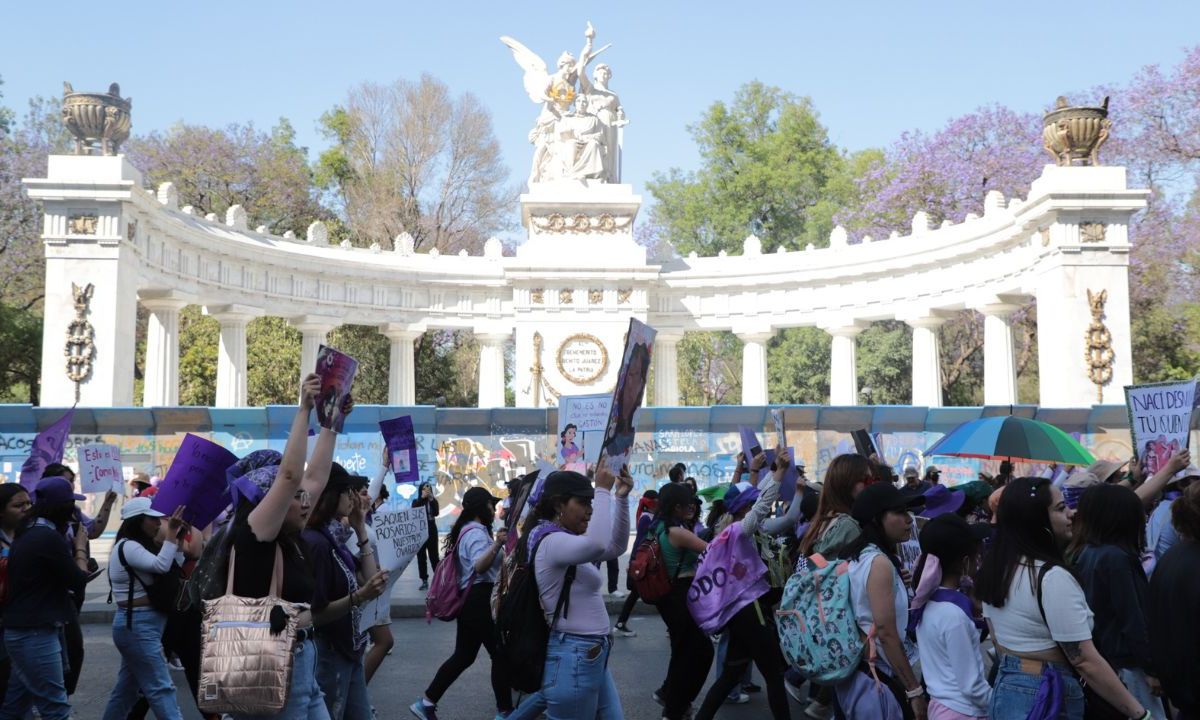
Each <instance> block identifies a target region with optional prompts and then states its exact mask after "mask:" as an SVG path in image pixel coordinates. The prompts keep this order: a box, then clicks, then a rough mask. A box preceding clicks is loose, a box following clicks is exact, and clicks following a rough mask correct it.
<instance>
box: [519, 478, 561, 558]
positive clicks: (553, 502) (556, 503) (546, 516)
mask: <svg viewBox="0 0 1200 720" xmlns="http://www.w3.org/2000/svg"><path fill="white" fill-rule="evenodd" d="M570 499H571V496H570V495H546V494H544V493H543V494H542V497H541V498H539V499H538V501H537V504H536V505H534V506H533V508H532V509H531V510H530V511H529V514H528V515H526V516H525V522H524V523H523V524H522V525H521V539H520V540H519V541H517V547H516V549H515V552H516V556H517V561H518V562H519V563H521V564H525V563H527V562H529V534H530V533H531V532H533V529H534V528H535V527H537V524H538V523H539V522H541V521H543V520H553V519H554V518H555V516H557V515H558V512H559V510H560V509H561V508H562V506H563V505H565V504H566V503H567V502H568V501H569V500H570Z"/></svg>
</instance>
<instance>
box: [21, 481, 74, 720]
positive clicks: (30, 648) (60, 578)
mask: <svg viewBox="0 0 1200 720" xmlns="http://www.w3.org/2000/svg"><path fill="white" fill-rule="evenodd" d="M82 499H84V498H83V496H82V495H78V494H76V493H75V491H74V490H73V489H72V487H71V483H70V482H69V481H67V480H66V479H65V478H61V477H54V478H42V480H40V481H39V482H38V484H37V487H36V488H35V489H34V491H33V503H34V505H33V517H34V520H33V525H32V526H30V527H29V528H28V529H26V530H25V531H24V532H23V533H21V534H20V535H18V536H17V538H16V540H14V541H13V544H12V549H11V550H10V552H9V557H8V588H9V590H8V604H7V605H6V606H5V608H4V646H5V648H6V649H7V650H8V654H9V657H10V658H11V660H12V674H11V675H10V676H9V679H8V691H7V693H6V694H5V697H4V707H3V709H2V710H0V716H3V717H6V718H23V717H25V716H26V715H27V714H28V713H29V710H30V708H31V707H36V708H37V711H38V714H39V715H40V716H41V717H42V718H45V719H46V720H65V719H66V718H68V717H70V715H71V706H70V705H69V704H68V703H67V686H66V681H65V678H64V668H63V645H64V639H63V631H62V628H63V626H64V625H65V624H66V623H67V622H69V621H70V620H71V619H72V618H74V617H75V606H74V605H73V602H72V599H71V594H72V593H79V594H82V593H83V588H84V585H85V584H86V582H87V562H88V554H87V533H86V532H83V530H82V528H81V527H79V526H77V527H76V528H75V534H74V541H73V542H74V545H73V546H72V545H71V544H69V543H68V542H67V540H66V538H65V537H64V536H65V535H66V530H67V524H68V523H70V522H71V520H72V518H74V517H75V501H76V500H82ZM72 558H73V559H72Z"/></svg>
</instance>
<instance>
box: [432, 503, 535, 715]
mask: <svg viewBox="0 0 1200 720" xmlns="http://www.w3.org/2000/svg"><path fill="white" fill-rule="evenodd" d="M499 502H500V498H498V497H493V496H492V494H491V493H489V492H488V491H487V490H486V489H485V488H482V487H473V488H471V489H470V490H467V492H465V493H464V494H463V499H462V512H461V513H459V515H458V520H456V521H454V526H453V527H452V528H450V534H449V535H448V536H447V537H446V545H445V548H444V549H445V552H446V555H447V556H449V555H454V556H455V557H457V559H458V584H459V587H461V588H464V589H466V590H467V599H466V601H464V603H463V606H462V610H460V611H459V613H458V617H457V618H456V619H455V625H456V630H455V636H454V654H453V655H451V656H450V657H449V658H448V659H447V660H446V662H444V663H442V666H441V667H439V668H438V671H437V673H436V674H435V675H434V676H433V682H431V683H429V687H427V688H426V689H425V694H424V695H423V696H422V697H421V698H420V699H418V700H417V701H416V702H414V703H413V704H412V705H411V706H409V712H411V713H412V714H413V715H415V716H416V717H418V718H421V719H422V720H436V719H437V703H438V701H439V700H441V699H442V696H443V695H445V694H446V691H447V690H448V689H450V686H451V685H453V684H454V681H455V680H457V679H458V677H459V676H460V675H462V674H463V673H464V672H466V670H467V668H469V667H471V666H472V665H474V664H475V658H476V657H477V656H478V655H479V648H480V646H482V647H483V648H484V649H485V650H487V654H488V657H489V658H491V660H492V693H493V694H494V695H495V696H496V710H497V711H498V712H499V714H500V715H501V716H506V715H508V713H510V712H512V709H513V704H512V692H511V690H510V689H509V687H508V683H507V682H506V680H505V675H504V667H503V666H502V665H501V664H500V663H498V662H496V625H495V623H494V622H493V620H492V610H491V597H492V587H493V586H494V585H495V584H496V577H497V575H498V574H499V573H500V565H501V564H503V562H504V550H503V548H504V543H505V542H506V541H507V540H508V532H507V531H506V530H504V529H503V528H501V529H500V530H497V531H496V532H495V533H494V534H493V532H492V523H493V522H495V520H496V504H497V503H499Z"/></svg>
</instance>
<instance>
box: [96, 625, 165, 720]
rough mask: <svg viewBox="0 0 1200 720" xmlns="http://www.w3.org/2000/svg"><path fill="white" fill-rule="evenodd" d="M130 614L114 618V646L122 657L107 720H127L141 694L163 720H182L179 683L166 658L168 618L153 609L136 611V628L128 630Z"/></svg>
mask: <svg viewBox="0 0 1200 720" xmlns="http://www.w3.org/2000/svg"><path fill="white" fill-rule="evenodd" d="M127 612H128V611H127V610H122V609H121V608H117V612H116V614H115V615H113V629H112V637H113V645H115V646H116V647H117V650H118V651H119V652H120V653H121V668H120V669H119V670H117V683H116V685H113V689H112V693H111V694H110V695H109V696H108V707H106V708H105V709H104V720H124V718H125V716H126V715H128V714H129V711H130V710H131V709H133V706H134V704H135V703H137V700H138V690H141V691H142V695H145V696H146V702H148V703H149V704H150V709H151V710H153V711H154V716H155V717H156V718H158V719H159V720H182V717H183V716H182V715H181V714H180V712H179V702H178V701H177V700H176V699H175V683H174V682H172V681H171V673H170V671H169V670H168V669H167V660H166V658H164V657H163V644H162V637H163V630H164V629H165V628H166V626H167V617H166V615H163V614H162V613H160V612H158V611H157V610H155V609H154V608H152V607H135V608H134V609H133V626H132V627H128V628H127V627H125V618H126V613H127Z"/></svg>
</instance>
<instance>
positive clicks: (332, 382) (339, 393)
mask: <svg viewBox="0 0 1200 720" xmlns="http://www.w3.org/2000/svg"><path fill="white" fill-rule="evenodd" d="M356 372H358V361H357V360H355V359H354V358H352V357H350V356H349V355H347V354H346V353H344V352H339V351H338V350H334V349H333V348H331V347H329V346H328V345H322V346H321V349H320V350H319V351H318V352H317V369H316V373H317V375H320V376H321V394H320V395H318V396H317V422H318V423H320V425H321V427H326V428H329V429H331V430H333V431H334V432H338V433H340V432H342V428H343V427H344V426H345V424H346V415H345V413H343V412H342V403H343V402H344V401H345V399H346V396H347V395H349V394H350V387H351V386H352V385H353V384H354V374H355V373H356Z"/></svg>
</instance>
